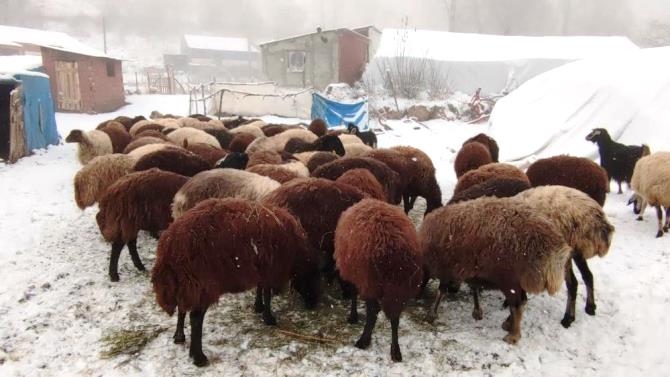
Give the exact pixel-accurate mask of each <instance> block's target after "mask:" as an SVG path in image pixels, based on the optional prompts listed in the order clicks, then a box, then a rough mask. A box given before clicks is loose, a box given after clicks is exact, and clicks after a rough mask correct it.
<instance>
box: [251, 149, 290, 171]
mask: <svg viewBox="0 0 670 377" xmlns="http://www.w3.org/2000/svg"><path fill="white" fill-rule="evenodd" d="M282 162H283V160H282V155H281V154H279V153H277V152H275V151H259V152H255V153H252V154H250V155H249V163H248V165H247V167H252V166H254V165H261V164H273V165H277V164H281V163H282Z"/></svg>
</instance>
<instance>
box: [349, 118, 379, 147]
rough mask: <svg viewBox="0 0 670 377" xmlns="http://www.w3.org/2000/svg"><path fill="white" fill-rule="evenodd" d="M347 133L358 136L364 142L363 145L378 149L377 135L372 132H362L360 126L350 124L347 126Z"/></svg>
mask: <svg viewBox="0 0 670 377" xmlns="http://www.w3.org/2000/svg"><path fill="white" fill-rule="evenodd" d="M347 132H349V133H350V134H352V135H356V136H358V137H359V138H360V139H361V140H362V141H363V144H365V145H367V146H369V147H372V148H377V135H375V133H374V132H373V131H372V130H369V131H365V132H361V131H360V129H359V128H358V126H356V125H355V124H353V123H349V124H348V125H347Z"/></svg>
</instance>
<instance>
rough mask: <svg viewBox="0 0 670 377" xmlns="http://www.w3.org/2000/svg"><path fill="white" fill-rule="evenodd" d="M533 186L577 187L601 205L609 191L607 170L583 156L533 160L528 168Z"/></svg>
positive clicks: (528, 174)
mask: <svg viewBox="0 0 670 377" xmlns="http://www.w3.org/2000/svg"><path fill="white" fill-rule="evenodd" d="M526 175H527V176H528V179H529V180H530V184H531V185H532V186H533V187H537V186H547V185H560V186H567V187H572V188H574V189H577V190H579V191H581V192H583V193H585V194H586V195H588V196H590V197H591V199H593V200H595V201H596V202H598V204H600V205H601V206H603V205H605V198H606V197H607V192H609V179H608V178H607V172H606V171H605V170H604V169H603V168H601V167H600V166H598V164H596V163H595V162H593V161H591V160H589V159H588V158H583V157H572V156H554V157H550V158H543V159H540V160H537V161H535V162H533V164H531V165H530V166H529V167H528V170H526Z"/></svg>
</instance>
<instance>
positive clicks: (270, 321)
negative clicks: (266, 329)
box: [263, 313, 277, 326]
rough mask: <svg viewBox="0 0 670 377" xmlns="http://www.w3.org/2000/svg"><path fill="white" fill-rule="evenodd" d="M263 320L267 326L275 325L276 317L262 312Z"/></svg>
mask: <svg viewBox="0 0 670 377" xmlns="http://www.w3.org/2000/svg"><path fill="white" fill-rule="evenodd" d="M263 322H265V324H266V325H268V326H277V319H276V318H275V317H274V316H273V315H272V314H265V313H263Z"/></svg>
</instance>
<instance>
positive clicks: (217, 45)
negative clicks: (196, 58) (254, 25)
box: [184, 34, 259, 52]
mask: <svg viewBox="0 0 670 377" xmlns="http://www.w3.org/2000/svg"><path fill="white" fill-rule="evenodd" d="M184 41H185V42H186V45H187V46H188V47H189V48H193V49H197V50H217V51H237V52H248V51H251V52H259V51H258V49H257V48H256V46H254V45H252V44H250V43H249V40H248V39H247V38H232V37H208V36H204V35H192V34H185V35H184Z"/></svg>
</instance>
